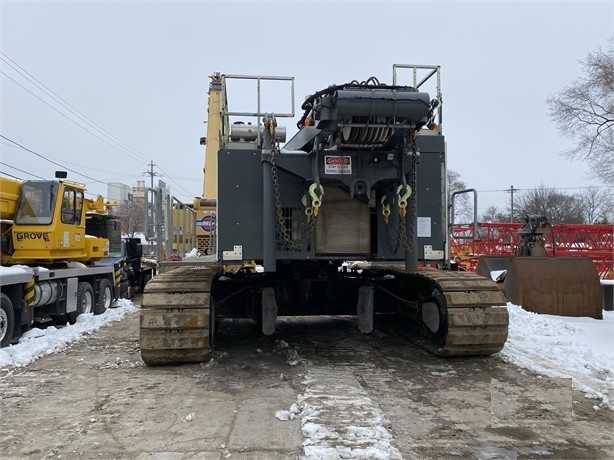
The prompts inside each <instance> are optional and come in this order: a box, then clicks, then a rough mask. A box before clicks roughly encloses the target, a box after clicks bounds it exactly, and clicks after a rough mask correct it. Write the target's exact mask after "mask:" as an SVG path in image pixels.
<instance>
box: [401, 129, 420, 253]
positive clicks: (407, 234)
mask: <svg viewBox="0 0 614 460" xmlns="http://www.w3.org/2000/svg"><path fill="white" fill-rule="evenodd" d="M416 134H417V133H416V132H414V133H413V134H412V143H411V147H412V152H411V171H410V173H409V186H410V187H411V189H412V190H413V191H414V193H412V195H411V196H410V197H409V203H410V204H409V215H410V216H411V219H410V220H409V222H410V224H409V231H408V229H407V227H406V222H405V219H400V221H399V232H402V233H401V235H402V236H403V247H404V248H405V250H407V251H409V252H411V251H413V249H414V242H415V241H416V238H415V235H416V215H417V212H418V211H417V209H416V201H417V200H416V185H417V177H418V174H417V169H418V148H417V147H416Z"/></svg>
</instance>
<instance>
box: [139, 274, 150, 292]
mask: <svg viewBox="0 0 614 460" xmlns="http://www.w3.org/2000/svg"><path fill="white" fill-rule="evenodd" d="M150 281H151V273H149V272H148V273H145V274H144V275H143V281H142V283H143V284H142V285H141V287H140V288H139V293H141V294H142V293H143V291H144V290H145V286H147V283H149V282H150Z"/></svg>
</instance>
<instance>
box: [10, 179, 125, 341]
mask: <svg viewBox="0 0 614 460" xmlns="http://www.w3.org/2000/svg"><path fill="white" fill-rule="evenodd" d="M56 177H57V178H58V180H26V181H21V180H18V179H14V178H10V177H4V176H0V218H1V221H0V222H1V230H2V235H1V238H2V240H1V250H2V251H1V262H2V268H1V269H0V286H1V288H2V294H1V309H0V344H1V346H2V347H4V346H7V345H8V344H9V343H11V341H13V340H16V339H18V338H19V337H20V335H21V332H22V329H23V328H26V329H27V328H28V327H30V326H31V324H32V323H33V322H34V320H35V319H37V320H44V319H45V318H54V317H60V318H65V319H67V320H68V321H70V322H74V321H75V320H76V318H77V316H78V315H79V314H81V313H90V312H92V313H94V314H99V313H103V312H104V311H105V310H106V309H107V308H108V307H109V306H110V304H111V302H112V300H113V299H114V298H116V297H117V296H118V294H119V284H120V274H119V273H120V262H121V259H118V258H116V257H114V256H113V254H119V253H120V252H121V247H120V245H121V230H120V225H119V221H118V220H117V219H115V218H114V217H113V216H110V215H109V214H108V213H107V210H108V205H109V203H105V202H104V200H103V198H102V197H101V196H98V198H97V199H96V200H91V199H88V198H86V197H85V186H84V185H83V184H79V183H76V182H71V181H67V180H65V177H66V174H65V173H62V172H59V173H56Z"/></svg>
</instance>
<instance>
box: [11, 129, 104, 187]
mask: <svg viewBox="0 0 614 460" xmlns="http://www.w3.org/2000/svg"><path fill="white" fill-rule="evenodd" d="M0 137H1V138H2V139H5V140H7V141H9V142H11V143H12V144H15V145H16V146H17V147H19V148H21V149H22V150H25V151H26V152H30V153H32V154H33V155H36V156H37V157H39V158H42V159H43V160H45V161H48V162H49V163H51V164H54V165H56V166H59V167H60V168H62V169H65V170H67V171H70V172H72V173H75V174H77V175H78V176H81V177H85V178H86V179H90V180H91V181H93V182H97V183H99V184H103V185H106V186H107V187H108V186H111V187H113V185H110V184H108V183H106V182H103V181H101V180H98V179H95V178H93V177H91V176H88V175H86V174H83V173H80V172H78V171H75V170H74V169H70V168H68V167H66V166H64V165H63V164H61V163H58V162H57V161H53V160H50V159H49V158H46V157H45V156H44V155H42V154H40V153H38V152H35V151H34V150H31V149H29V148H27V147H24V146H23V145H21V144H20V143H19V142H16V141H14V140H13V139H9V138H8V137H6V136H4V135H2V134H0ZM7 166H10V165H7ZM10 167H11V168H13V166H10ZM15 169H17V168H15ZM22 172H25V173H26V174H31V173H28V172H26V171H22ZM31 175H33V176H34V174H31ZM35 177H38V176H35ZM40 179H43V178H42V177H40ZM91 195H94V194H91Z"/></svg>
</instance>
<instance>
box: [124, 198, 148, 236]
mask: <svg viewBox="0 0 614 460" xmlns="http://www.w3.org/2000/svg"><path fill="white" fill-rule="evenodd" d="M119 214H120V216H121V225H122V234H124V235H127V236H129V237H130V238H133V237H134V235H135V234H136V233H143V232H144V220H145V218H144V210H143V202H142V200H141V201H138V200H137V201H126V202H124V203H123V204H122V205H121V206H120V210H119Z"/></svg>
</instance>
